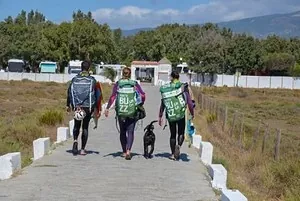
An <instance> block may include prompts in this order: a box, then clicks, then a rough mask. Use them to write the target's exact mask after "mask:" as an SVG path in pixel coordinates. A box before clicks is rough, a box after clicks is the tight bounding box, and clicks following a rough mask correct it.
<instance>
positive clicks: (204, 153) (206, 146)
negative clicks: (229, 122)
mask: <svg viewBox="0 0 300 201" xmlns="http://www.w3.org/2000/svg"><path fill="white" fill-rule="evenodd" d="M199 155H200V158H201V160H202V162H203V163H204V164H205V165H210V164H212V157H213V145H212V144H211V143H210V142H201V143H200V153H199Z"/></svg>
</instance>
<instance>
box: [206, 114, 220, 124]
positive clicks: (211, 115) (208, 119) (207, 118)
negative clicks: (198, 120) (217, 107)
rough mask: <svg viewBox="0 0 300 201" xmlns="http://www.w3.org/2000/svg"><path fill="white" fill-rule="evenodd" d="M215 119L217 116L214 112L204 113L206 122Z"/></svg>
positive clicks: (211, 121)
mask: <svg viewBox="0 0 300 201" xmlns="http://www.w3.org/2000/svg"><path fill="white" fill-rule="evenodd" d="M216 120H217V116H216V115H215V114H211V113H210V114H207V115H206V121H207V123H208V124H211V123H213V122H215V121H216Z"/></svg>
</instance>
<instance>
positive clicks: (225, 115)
mask: <svg viewBox="0 0 300 201" xmlns="http://www.w3.org/2000/svg"><path fill="white" fill-rule="evenodd" d="M227 113H228V107H227V106H226V107H225V114H224V121H223V131H225V129H226V124H227Z"/></svg>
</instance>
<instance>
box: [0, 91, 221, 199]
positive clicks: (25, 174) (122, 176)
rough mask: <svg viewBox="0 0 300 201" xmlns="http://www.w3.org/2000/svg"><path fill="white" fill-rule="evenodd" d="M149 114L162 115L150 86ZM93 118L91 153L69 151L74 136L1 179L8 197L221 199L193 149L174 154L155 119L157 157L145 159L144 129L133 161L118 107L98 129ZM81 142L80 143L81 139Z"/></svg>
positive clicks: (1, 188) (152, 116)
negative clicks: (123, 144)
mask: <svg viewBox="0 0 300 201" xmlns="http://www.w3.org/2000/svg"><path fill="white" fill-rule="evenodd" d="M144 89H145V91H146V92H147V100H146V105H145V107H146V110H147V117H146V118H145V119H144V126H146V124H147V123H148V122H150V121H152V120H154V119H156V118H157V116H158V114H157V111H158V107H159V103H160V100H159V93H158V88H156V87H150V86H145V87H144ZM93 126H94V125H93V123H91V129H90V138H89V141H88V144H87V150H90V152H89V154H88V155H87V156H75V157H74V156H73V155H72V154H71V153H69V150H70V149H71V146H72V141H71V140H69V141H68V142H66V143H65V144H64V145H63V146H59V147H58V148H57V149H55V150H53V151H52V153H51V154H50V155H48V156H45V157H43V158H42V159H40V160H38V161H35V162H34V163H33V164H32V165H31V166H29V167H27V168H25V169H24V170H23V171H22V174H21V175H19V176H17V177H15V178H12V179H9V180H5V181H0V200H1V201H2V200H3V201H4V200H5V201H10V200H11V201H60V200H62V201H69V200H70V201H75V200H80V201H83V200H87V201H94V200H95V201H102V200H103V201H121V200H122V201H125V200H126V201H127V200H128V201H162V200H172V201H176V200H178V201H200V200H203V201H209V200H216V198H215V194H214V192H213V190H212V188H211V187H210V184H209V179H208V176H207V171H206V168H205V167H204V166H203V165H202V164H201V163H200V161H199V159H198V156H197V154H196V152H195V150H193V149H188V147H187V144H184V146H183V147H182V150H181V152H182V160H181V161H171V160H169V159H168V156H169V155H168V153H169V151H170V148H169V130H168V127H167V128H166V129H165V130H162V128H160V127H159V126H158V125H157V124H155V127H156V129H155V132H156V137H157V141H156V148H155V151H154V154H155V157H154V158H152V159H149V160H146V159H144V157H143V156H142V154H143V141H142V137H143V132H142V129H141V128H138V129H137V132H136V135H135V136H136V138H135V142H134V146H133V150H132V151H133V153H135V156H134V157H133V158H132V160H131V161H126V160H125V159H124V158H121V157H120V150H121V149H120V143H119V136H118V133H117V131H116V128H115V120H114V112H111V114H110V117H109V118H107V119H104V117H101V120H99V126H98V129H97V130H93V129H92V127H93ZM79 144H80V143H79Z"/></svg>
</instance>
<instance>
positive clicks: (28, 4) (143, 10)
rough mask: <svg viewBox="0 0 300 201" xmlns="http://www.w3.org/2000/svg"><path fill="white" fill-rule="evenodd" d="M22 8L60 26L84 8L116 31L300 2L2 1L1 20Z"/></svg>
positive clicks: (237, 15) (281, 9)
mask: <svg viewBox="0 0 300 201" xmlns="http://www.w3.org/2000/svg"><path fill="white" fill-rule="evenodd" d="M22 9H24V10H26V11H29V10H31V9H34V10H36V9H37V10H39V11H41V12H42V13H44V15H45V16H46V18H47V19H49V20H51V21H54V22H57V23H59V22H62V21H65V20H71V16H72V12H73V11H74V10H78V9H81V10H82V11H84V12H87V11H92V13H93V17H94V18H95V19H96V20H97V21H98V22H100V23H103V22H106V23H108V24H109V25H110V26H111V27H112V28H117V27H121V28H123V29H133V28H141V27H154V26H157V25H160V24H162V23H174V22H178V23H187V24H190V23H204V22H220V21H229V20H235V19H241V18H245V17H253V16H259V15H265V14H273V13H285V12H292V11H298V10H300V0H0V20H3V19H4V18H6V17H7V16H8V15H12V16H16V15H17V14H18V13H19V12H20V11H21V10H22Z"/></svg>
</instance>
